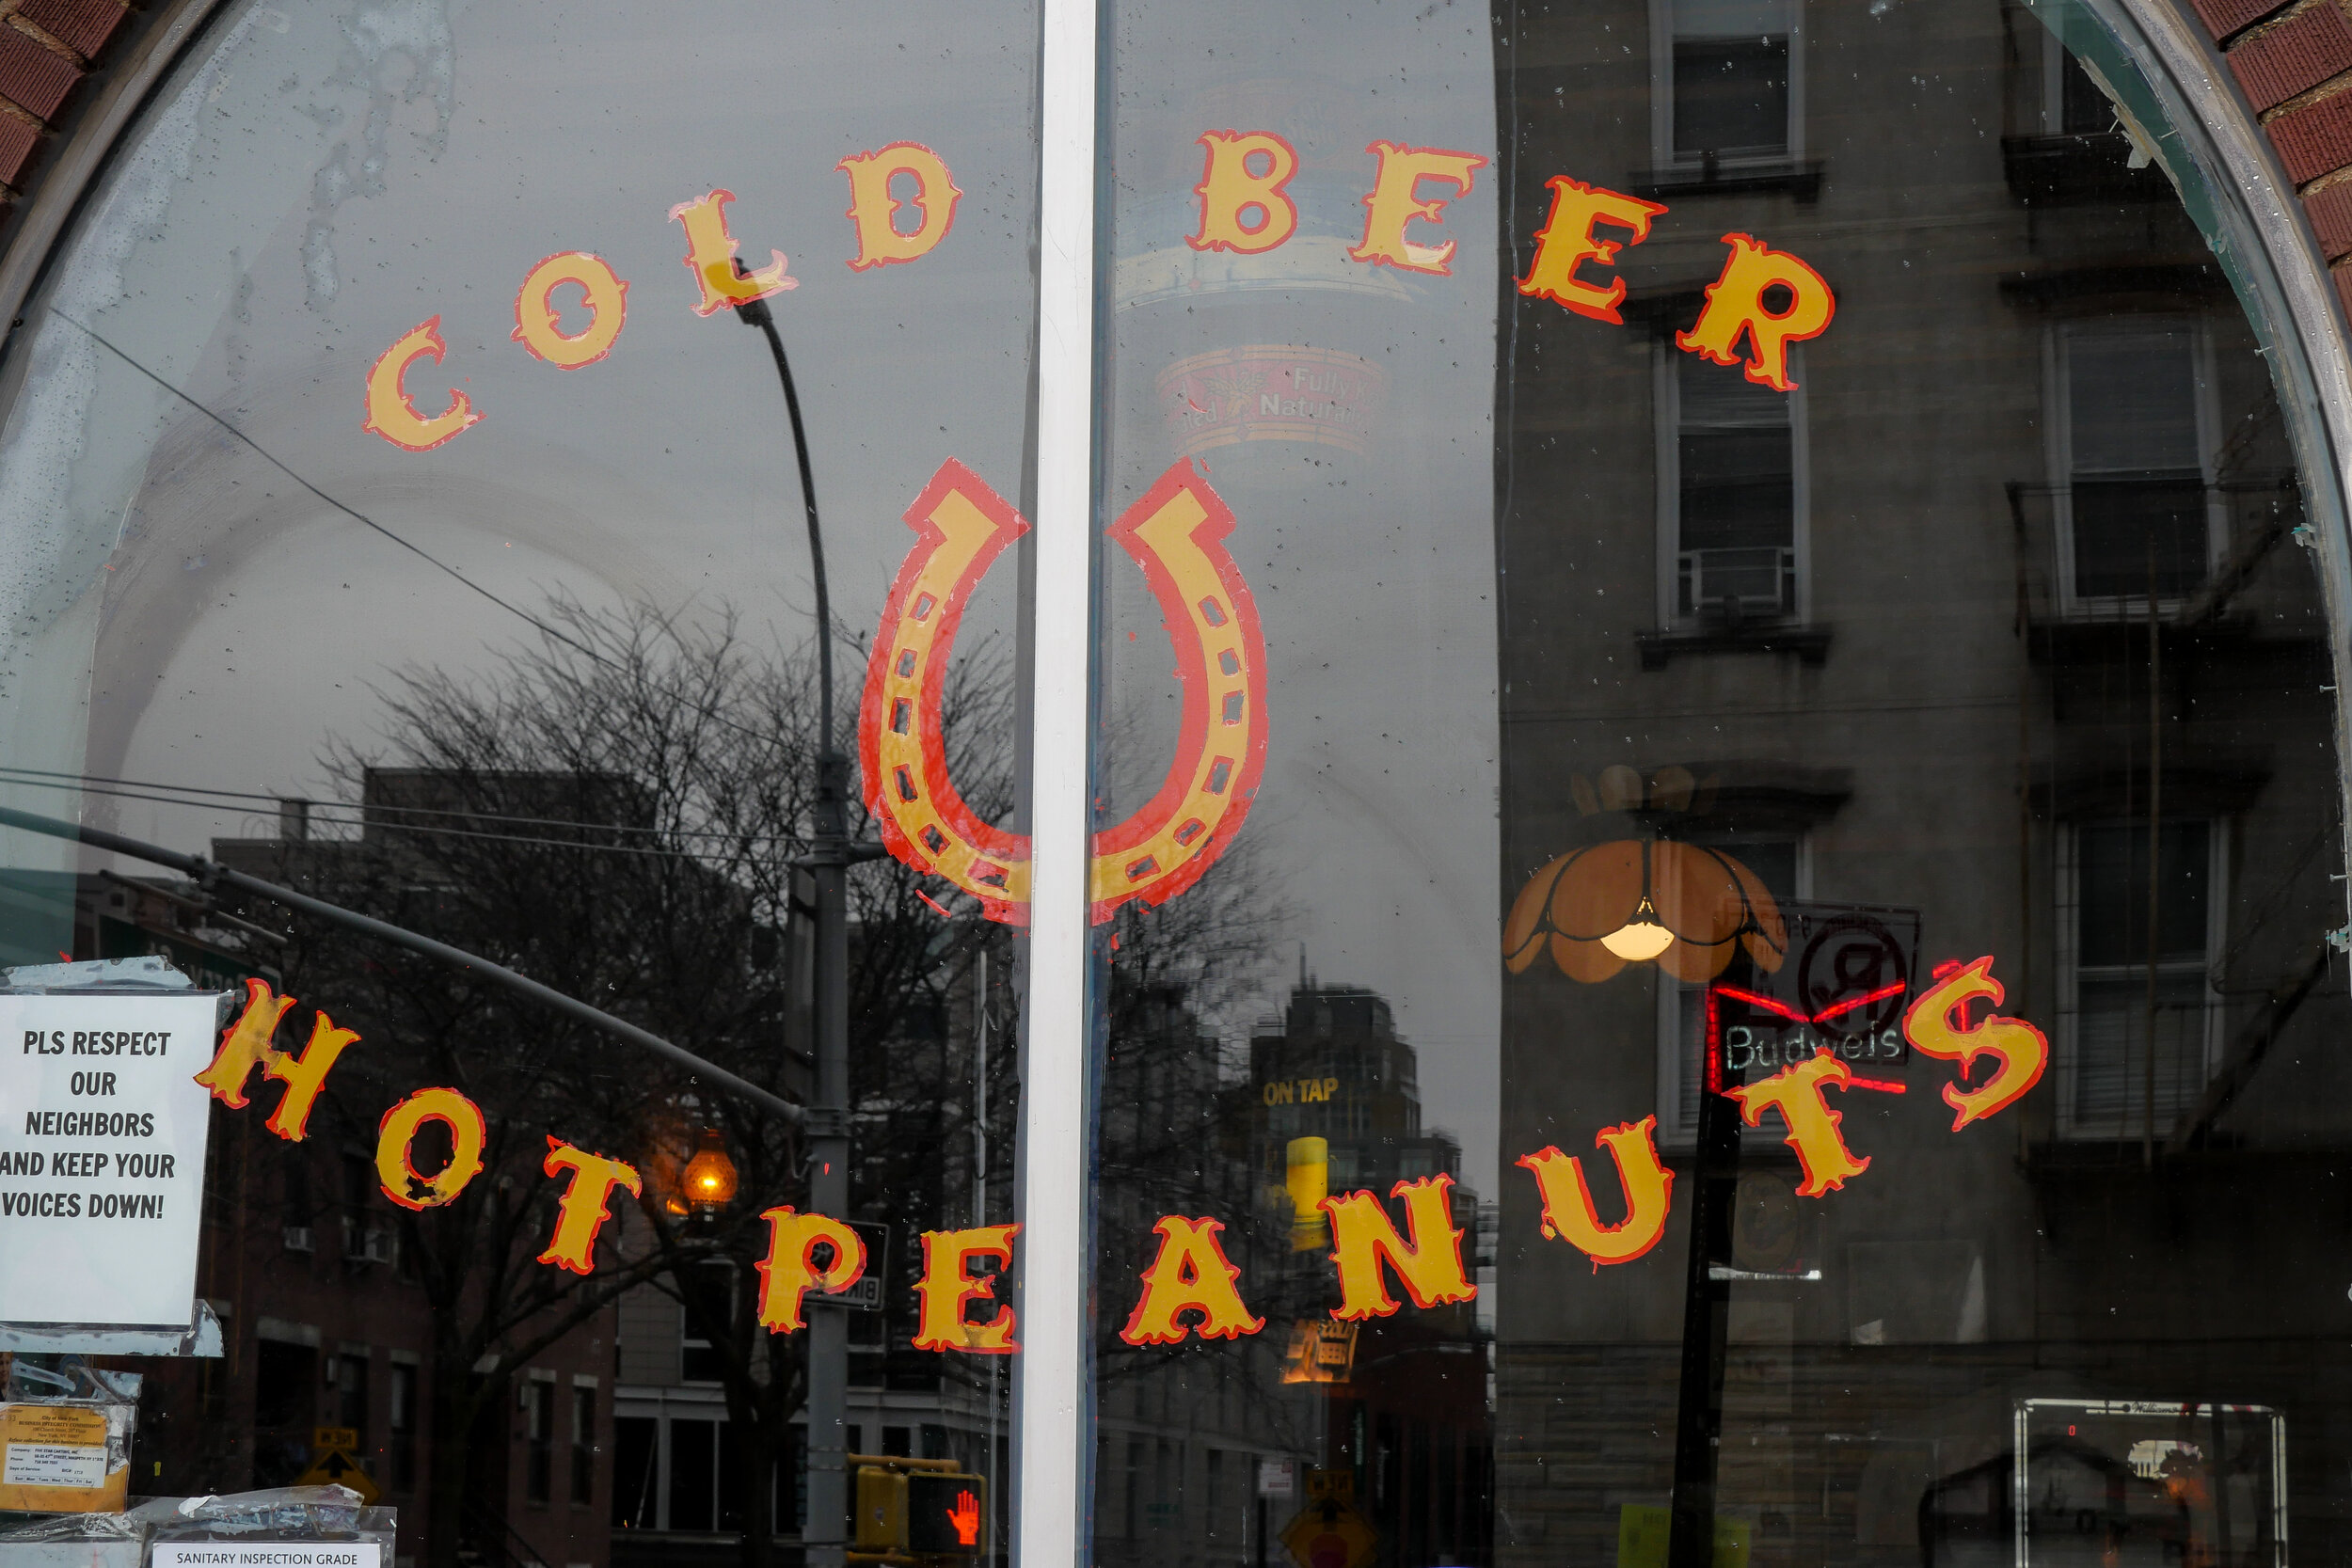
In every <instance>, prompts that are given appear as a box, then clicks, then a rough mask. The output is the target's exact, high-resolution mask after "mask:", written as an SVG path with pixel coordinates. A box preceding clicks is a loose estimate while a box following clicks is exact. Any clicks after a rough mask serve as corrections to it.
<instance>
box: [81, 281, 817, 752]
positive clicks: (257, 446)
mask: <svg viewBox="0 0 2352 1568" xmlns="http://www.w3.org/2000/svg"><path fill="white" fill-rule="evenodd" d="M48 310H49V313H50V314H51V315H53V316H55V317H56V318H57V319H58V320H59V321H61V322H64V323H65V324H66V325H68V326H71V327H73V328H75V329H77V330H78V331H80V332H81V333H82V334H83V335H84V336H86V337H87V338H88V339H89V341H92V342H94V343H96V344H97V345H98V346H99V347H101V348H103V349H104V350H105V351H106V352H107V353H109V354H111V355H113V356H115V357H116V358H118V359H119V360H121V361H122V362H123V363H124V364H126V365H128V366H130V367H131V368H132V369H133V370H135V371H136V372H139V374H141V375H143V376H145V377H146V378H147V379H148V380H150V381H151V382H153V383H154V384H155V385H156V386H158V387H160V388H163V389H164V390H165V391H167V392H168V393H170V394H171V396H173V397H175V398H177V399H178V400H179V401H181V402H182V403H184V404H187V405H188V406H189V407H190V408H193V409H195V410H196V411H197V412H198V413H199V414H201V415H203V416H204V417H205V418H206V419H208V420H212V421H213V423H215V424H216V425H218V426H219V427H220V428H221V429H222V430H224V431H226V432H228V433H229V435H230V436H233V437H234V438H235V439H236V440H237V442H238V443H239V444H240V445H242V446H244V447H246V449H248V450H249V451H252V452H253V453H254V454H255V455H256V456H258V457H260V458H261V459H262V462H264V463H267V464H268V465H269V466H270V467H273V468H276V469H277V470H278V472H279V473H281V474H284V475H285V476H286V477H287V478H288V479H291V480H293V481H294V483H296V484H299V485H301V486H302V487H303V488H304V489H305V490H307V491H309V492H310V494H311V495H313V496H316V497H317V498H318V499H320V500H323V501H325V502H326V504H327V505H329V506H331V507H333V508H334V509H335V510H336V511H338V512H340V513H342V515H345V516H346V517H349V518H351V519H352V520H353V521H355V522H358V523H359V524H360V525H362V526H363V527H366V528H369V529H373V531H376V532H377V533H380V534H382V535H383V536H384V537H385V538H387V539H389V540H390V541H391V542H392V543H393V544H395V545H398V546H400V547H401V548H402V549H404V550H406V551H407V552H408V553H409V554H411V555H413V556H415V557H416V558H417V559H418V560H420V561H422V562H425V563H426V564H428V565H430V566H431V567H432V568H433V569H434V570H435V571H437V572H440V573H442V574H443V575H445V576H446V577H448V578H450V579H451V580H453V581H454V582H456V583H458V584H460V585H462V586H463V587H465V588H466V589H468V590H469V591H470V592H472V593H475V594H481V595H482V597H484V598H485V599H487V600H489V601H490V602H491V603H492V604H494V605H496V606H498V607H499V608H500V609H501V610H505V611H506V612H507V613H508V614H510V615H513V616H515V617H516V618H517V619H519V620H521V621H523V622H525V623H527V624H529V625H531V626H535V627H537V628H538V629H539V631H540V633H541V634H542V635H543V636H546V637H548V638H552V639H553V640H554V641H558V642H561V643H563V644H564V646H565V647H567V648H570V649H571V650H573V651H574V652H575V653H578V654H580V655H583V656H584V657H587V658H588V659H589V660H590V661H592V662H593V663H596V664H600V665H602V666H604V667H605V668H606V669H608V670H613V671H618V672H621V673H628V666H626V665H624V664H622V663H620V662H619V661H617V660H615V659H613V658H612V657H611V656H609V655H606V654H603V653H599V652H598V651H597V650H596V649H595V648H594V647H591V646H590V645H589V644H588V643H586V642H583V641H580V639H579V638H577V637H574V636H572V635H570V634H569V633H567V632H565V631H564V629H563V628H562V627H560V626H556V625H555V624H554V623H552V622H550V621H548V620H545V619H543V618H541V617H539V616H537V615H533V614H532V612H531V611H529V610H525V609H523V607H522V606H520V605H518V604H516V603H514V602H513V601H512V600H509V599H505V598H501V596H500V595H498V594H494V593H492V592H491V591H490V590H489V589H487V588H485V587H483V586H482V584H480V583H478V582H476V581H474V580H473V578H469V577H468V576H466V574H465V573H463V572H461V571H459V570H458V569H457V568H456V567H454V566H452V565H451V564H450V563H449V562H446V561H443V560H442V559H440V557H438V556H437V555H435V554H433V553H432V552H431V551H430V550H427V549H426V548H425V547H424V546H421V545H419V544H416V543H414V542H413V541H411V540H408V539H405V538H404V537H402V536H401V535H400V534H397V533H394V532H393V531H391V530H390V529H389V528H386V527H385V526H384V525H383V524H382V523H379V522H377V521H376V520H375V519H374V518H373V517H371V516H369V515H367V514H366V513H364V512H362V511H360V510H359V509H358V508H357V507H355V506H351V505H349V504H347V503H346V502H343V501H340V500H337V499H335V498H334V497H332V496H330V495H328V494H327V493H326V491H324V490H322V489H320V488H319V487H318V486H317V485H315V484H313V483H310V481H309V480H307V479H305V478H303V477H302V476H301V475H300V474H298V473H296V472H294V469H292V468H291V467H287V466H286V465H285V464H284V463H282V462H280V461H279V460H278V458H277V457H275V456H273V455H272V454H271V453H270V451H269V450H268V449H267V448H265V447H263V446H262V444H261V443H260V442H259V441H256V440H255V439H254V438H253V437H252V436H247V435H246V433H245V432H244V431H242V430H239V429H238V428H237V427H236V426H235V425H233V424H231V423H230V421H229V420H227V419H226V418H225V417H223V416H222V415H220V414H217V413H215V412H214V411H213V409H212V408H210V407H209V406H207V405H206V404H201V403H199V402H198V401H197V400H196V399H195V398H194V397H193V396H191V395H189V394H188V393H186V392H183V391H182V390H181V389H180V388H177V387H175V386H173V385H172V384H171V383H170V382H168V381H167V380H165V379H164V378H163V377H162V376H160V375H158V374H156V373H155V372H153V371H151V370H149V369H148V368H147V367H146V366H145V365H142V364H141V363H139V362H138V361H137V360H136V359H134V358H133V357H131V356H130V355H129V354H127V353H125V352H124V351H123V350H121V349H119V348H117V347H116V346H115V345H114V344H113V343H111V342H109V341H107V340H106V339H105V337H104V336H103V335H102V334H101V333H100V332H99V331H98V330H97V329H96V328H94V327H92V326H89V325H87V324H85V323H83V322H80V321H76V320H75V319H74V318H73V317H72V316H69V315H67V314H66V313H65V312H64V311H62V310H60V309H57V308H56V306H54V305H52V306H50V307H48ZM822 570H823V565H822V562H821V561H820V562H818V571H819V572H821V571H822ZM827 629H828V630H831V629H832V628H830V627H829V628H827ZM851 641H852V643H854V641H856V640H855V639H851ZM826 658H827V660H828V662H829V661H830V658H831V655H830V653H827V655H826ZM699 711H700V712H701V714H702V716H703V717H705V718H707V719H709V720H710V721H713V722H714V723H718V724H721V725H723V726H725V727H726V728H728V729H731V730H735V731H737V732H738V733H739V734H742V735H747V736H755V737H756V738H759V739H763V740H764V739H771V738H773V737H772V736H770V735H768V734H766V733H765V732H762V731H759V730H755V729H753V728H751V727H750V726H749V725H745V724H739V723H737V722H736V721H733V720H731V719H728V718H726V717H725V716H724V715H723V714H720V713H718V712H715V711H713V710H710V709H702V710H699ZM826 744H830V741H829V740H828V741H827V742H826Z"/></svg>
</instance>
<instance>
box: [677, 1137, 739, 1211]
mask: <svg viewBox="0 0 2352 1568" xmlns="http://www.w3.org/2000/svg"><path fill="white" fill-rule="evenodd" d="M685 1184H686V1201H687V1202H688V1203H690V1204H691V1205H692V1206H693V1210H694V1215H695V1217H696V1218H697V1219H703V1220H708V1219H711V1218H714V1217H716V1216H717V1214H718V1212H719V1211H720V1210H722V1209H724V1208H725V1207H726V1206H727V1205H728V1204H730V1203H733V1202H734V1201H735V1192H736V1186H737V1178H736V1174H735V1162H734V1161H733V1160H730V1159H728V1158H727V1144H726V1139H724V1138H723V1137H721V1136H720V1135H719V1130H718V1129H717V1128H715V1127H706V1128H704V1129H703V1134H702V1138H701V1140H700V1142H699V1143H697V1144H696V1146H695V1148H694V1157H693V1158H692V1159H691V1160H689V1161H687V1162H686V1179H685Z"/></svg>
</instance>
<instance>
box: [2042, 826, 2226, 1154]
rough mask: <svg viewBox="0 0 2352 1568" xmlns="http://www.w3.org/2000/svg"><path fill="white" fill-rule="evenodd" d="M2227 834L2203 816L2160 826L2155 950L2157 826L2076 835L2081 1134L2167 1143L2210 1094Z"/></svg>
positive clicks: (2069, 975)
mask: <svg viewBox="0 0 2352 1568" xmlns="http://www.w3.org/2000/svg"><path fill="white" fill-rule="evenodd" d="M2221 836H2222V835H2221V833H2220V832H2219V824H2217V823H2216V822H2214V821H2211V820H2207V819H2203V818H2190V819H2185V820H2179V819H2167V820H2166V821H2164V822H2163V823H2162V824H2161V825H2160V826H2159V828H2158V830H2157V833H2156V837H2157V840H2158V851H2157V868H2156V886H2155V888H2154V890H2153V891H2154V898H2153V905H2154V911H2155V940H2154V942H2153V943H2152V942H2150V941H2149V911H2150V906H2151V896H2150V892H2151V890H2150V887H2149V876H2148V838H2149V833H2148V824H2147V823H2146V821H2144V820H2140V821H2131V820H2123V819H2114V820H2107V821H2097V822H2085V823H2078V824H2076V825H2075V827H2074V829H2073V831H2072V832H2070V833H2068V834H2067V836H2066V839H2065V841H2064V845H2063V847H2064V851H2065V860H2064V863H2062V864H2061V867H2060V872H2061V877H2060V882H2061V887H2062V889H2063V890H2064V891H2065V892H2066V893H2067V894H2068V895H2071V899H2072V908H2071V909H2068V910H2064V911H2060V913H2061V918H2060V921H2059V927H2058V929H2059V934H2060V936H2061V938H2062V939H2071V950H2070V951H2069V953H2068V955H2067V959H2068V961H2067V962H2066V963H2065V965H2064V966H2063V974H2062V976H2061V979H2062V984H2063V985H2064V987H2065V992H2064V1005H2065V1008H2066V1013H2067V1017H2068V1022H2069V1025H2070V1035H2071V1040H2070V1050H2069V1053H2068V1067H2069V1069H2070V1070H2069V1074H2068V1076H2069V1078H2070V1080H2071V1082H2070V1084H2069V1085H2068V1086H2067V1091H2066V1093H2065V1095H2064V1101H2065V1110H2066V1115H2067V1117H2068V1120H2069V1124H2070V1127H2071V1131H2072V1132H2074V1135H2076V1136H2078V1137H2138V1136H2140V1135H2141V1134H2142V1133H2143V1132H2145V1131H2147V1130H2149V1129H2150V1128H2151V1127H2153V1135H2154V1136H2155V1137H2157V1138H2159V1139H2162V1138H2164V1137H2166V1136H2167V1135H2169V1133H2170V1132H2171V1131H2172V1128H2173V1126H2174V1124H2175V1123H2176V1122H2177V1121H2178V1120H2179V1119H2180V1117H2181V1114H2182V1113H2183V1112H2184V1111H2185V1110H2187V1109H2188V1108H2190V1107H2191V1106H2192V1105H2194V1104H2195V1103H2196V1101H2197V1098H2198V1096H2199V1095H2200V1094H2201V1092H2202V1090H2203V1088H2204V1086H2205V1082H2206V1079H2207V1078H2208V1077H2209V1076H2210V1074H2211V1070H2212V1062H2213V1055H2214V1039H2215V1034H2216V1029H2217V1023H2218V1019H2219V1014H2218V1007H2217V997H2216V995H2215V993H2214V990H2213V986H2212V982H2211V979H2210V977H2209V975H2210V971H2211V967H2212V965H2213V963H2214V954H2215V948H2216V945H2217V941H2216V939H2217V930H2216V926H2217V918H2216V915H2217V908H2218V903H2219V901H2218V900H2217V898H2216V897H2215V896H2214V894H2215V885H2216V883H2217V880H2218V879H2219V876H2220V871H2219V866H2218V862H2217V847H2218V845H2219V841H2220V838H2221ZM2152 1042H2153V1046H2152Z"/></svg>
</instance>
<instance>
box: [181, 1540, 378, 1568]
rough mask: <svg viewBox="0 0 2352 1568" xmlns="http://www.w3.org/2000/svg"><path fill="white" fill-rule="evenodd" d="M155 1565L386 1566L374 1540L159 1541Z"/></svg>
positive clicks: (204, 1567) (257, 1567)
mask: <svg viewBox="0 0 2352 1568" xmlns="http://www.w3.org/2000/svg"><path fill="white" fill-rule="evenodd" d="M149 1561H150V1563H151V1565H152V1568H383V1563H384V1548H383V1547H382V1546H381V1545H380V1544H377V1543H375V1542H373V1541H158V1542H156V1543H155V1552H154V1556H153V1557H151V1558H150V1559H149Z"/></svg>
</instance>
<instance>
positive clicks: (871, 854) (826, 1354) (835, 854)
mask: <svg viewBox="0 0 2352 1568" xmlns="http://www.w3.org/2000/svg"><path fill="white" fill-rule="evenodd" d="M743 270H744V269H743V263H742V262H741V261H737V262H736V271H737V273H738V274H739V275H740V274H741V273H742V271H743ZM735 313H736V315H737V316H738V317H739V319H740V320H741V321H742V323H743V325H745V326H749V327H754V328H756V329H757V330H758V331H760V332H762V333H764V334H766V336H767V339H768V348H769V352H770V353H771V354H772V355H773V356H775V361H776V378H777V379H778V380H779V381H781V382H782V383H783V384H784V407H785V412H786V414H787V415H788V416H789V417H790V419H791V421H792V451H793V455H794V456H795V457H796V458H797V459H798V460H799V463H800V470H801V504H802V508H803V511H804V512H805V513H806V515H807V518H808V565H809V574H810V576H811V578H813V579H814V580H815V583H816V589H817V687H818V709H817V711H818V731H817V803H816V810H815V813H814V818H815V819H814V822H813V823H812V827H813V829H814V832H812V833H811V834H810V841H809V852H808V853H807V854H806V855H804V856H803V857H802V858H801V859H800V860H798V861H796V862H795V863H794V864H795V865H796V866H798V867H800V868H802V869H804V870H806V871H807V872H808V874H809V877H810V879H812V880H813V881H814V882H815V883H816V892H817V898H816V904H817V943H816V946H817V953H816V958H817V968H816V974H814V975H813V976H812V979H813V980H814V985H813V987H812V988H811V989H812V990H814V992H815V997H814V1000H815V1004H816V1006H815V1009H814V1010H815V1013H816V1031H817V1038H816V1041H815V1044H816V1048H817V1049H816V1056H817V1097H816V1103H815V1104H813V1105H811V1106H810V1107H809V1108H808V1116H807V1121H806V1124H805V1126H806V1131H807V1135H808V1153H809V1161H810V1164H811V1165H812V1166H813V1168H812V1169H811V1170H810V1172H809V1180H808V1200H809V1207H810V1208H811V1209H813V1210H815V1211H816V1212H818V1213H820V1214H832V1215H834V1216H835V1217H838V1218H846V1217H848V1214H849V1212H850V907H849V883H848V872H849V868H850V864H851V863H854V862H858V861H867V860H875V859H878V858H880V856H881V855H882V846H881V845H879V844H851V843H850V829H849V782H850V762H849V758H848V757H846V756H845V755H843V754H842V752H841V751H840V749H839V747H838V746H837V745H836V744H835V736H834V721H833V597H832V595H831V594H830V593H829V592H828V591H827V587H826V581H825V536H824V533H823V531H821V530H820V529H819V528H818V522H817V481H816V478H815V476H814V475H813V473H812V472H811V470H810V467H809V461H808V430H807V427H806V425H805V424H804V423H803V421H802V419H801V394H800V392H799V390H798V389H797V388H795V387H794V386H793V384H792V365H791V361H790V360H788V359H787V358H786V357H785V353H784V339H783V337H782V336H781V335H779V334H778V333H777V331H776V318H775V313H774V312H773V311H771V309H769V308H768V302H767V301H766V300H764V299H747V300H741V301H739V302H738V303H737V305H736V307H735ZM849 1398H850V1320H849V1317H848V1311H847V1308H846V1307H844V1306H843V1305H842V1304H841V1303H839V1302H838V1301H836V1300H834V1298H832V1297H830V1296H825V1295H814V1296H811V1297H810V1298H809V1313H808V1517H807V1523H806V1524H805V1525H804V1526H803V1528H802V1542H803V1554H804V1556H803V1560H804V1562H805V1563H806V1564H807V1568H845V1565H846V1563H847V1562H848V1557H847V1553H848V1551H849V1542H848V1540H847V1531H848V1528H849V1522H850V1494H849V1483H848V1474H847V1471H846V1469H845V1468H844V1465H845V1463H846V1460H845V1452H846V1450H845V1448H844V1445H843V1441H842V1439H843V1436H844V1429H843V1424H842V1423H843V1419H844V1418H845V1416H846V1414H847V1412H848V1407H849Z"/></svg>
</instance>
